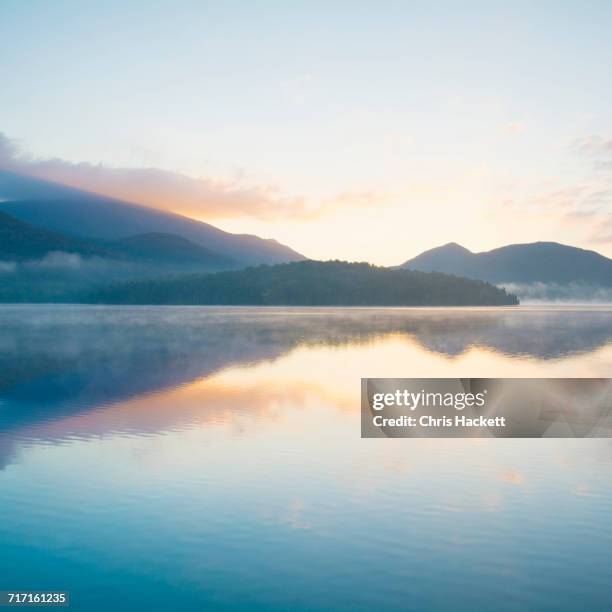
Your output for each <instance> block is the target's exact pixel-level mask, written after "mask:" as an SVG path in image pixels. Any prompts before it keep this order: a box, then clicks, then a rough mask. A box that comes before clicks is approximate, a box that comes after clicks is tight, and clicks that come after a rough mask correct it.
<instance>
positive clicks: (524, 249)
mask: <svg viewBox="0 0 612 612" xmlns="http://www.w3.org/2000/svg"><path fill="white" fill-rule="evenodd" d="M399 267H400V268H409V269H411V270H420V271H423V272H443V273H445V274H454V275H457V276H464V277H468V278H475V279H479V280H483V281H488V282H491V283H554V284H557V285H569V284H574V283H577V284H583V285H596V286H601V287H612V260H611V259H608V258H607V257H604V256H603V255H600V254H599V253H596V252H595V251H587V250H585V249H578V248H576V247H571V246H567V245H564V244H559V243H557V242H534V243H530V244H512V245H509V246H504V247H501V248H498V249H493V250H492V251H485V252H483V253H472V252H471V251H468V249H466V248H464V247H462V246H460V245H458V244H456V243H454V242H452V243H449V244H446V245H444V246H441V247H437V248H435V249H431V250H429V251H425V252H424V253H421V254H420V255H418V256H417V257H415V258H414V259H410V260H408V261H406V262H405V263H403V264H402V265H401V266H399Z"/></svg>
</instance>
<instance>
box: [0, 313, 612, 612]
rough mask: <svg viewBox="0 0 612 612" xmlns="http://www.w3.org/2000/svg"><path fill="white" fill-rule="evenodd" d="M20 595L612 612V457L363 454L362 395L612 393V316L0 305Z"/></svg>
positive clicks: (407, 445)
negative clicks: (428, 381) (410, 384)
mask: <svg viewBox="0 0 612 612" xmlns="http://www.w3.org/2000/svg"><path fill="white" fill-rule="evenodd" d="M0 330H1V331H0V491H1V493H2V494H1V496H0V519H1V520H0V550H1V551H2V554H1V555H0V575H1V576H2V583H3V585H5V586H2V587H1V588H17V589H22V590H28V589H33V588H35V589H47V590H54V589H58V588H64V589H68V590H70V592H71V608H72V609H75V610H87V611H88V612H91V611H94V612H96V611H98V610H104V611H106V610H109V609H112V610H115V611H119V610H135V609H146V610H177V611H178V610H202V609H206V610H234V609H249V610H287V609H292V610H300V611H302V610H303V611H306V610H329V609H338V610H351V612H353V611H354V610H364V611H366V610H367V611H370V610H379V609H380V610H382V609H384V610H398V611H399V610H405V609H406V607H407V606H408V607H410V608H412V609H453V610H463V609H464V610H473V609H496V610H524V609H554V610H573V609H577V608H579V607H584V608H586V609H606V608H608V607H609V604H610V593H609V582H610V580H609V577H610V576H609V561H610V549H611V546H612V528H611V526H610V521H609V516H610V511H611V510H612V484H611V483H612V478H611V477H610V476H611V474H612V444H611V441H610V440H609V439H590V440H519V439H509V440H500V439H482V440H474V439H472V440H469V439H464V440H459V439H455V440H449V439H446V440H431V439H420V440H418V439H412V440H397V439H396V440H388V439H385V440H363V439H361V438H360V415H359V405H360V401H359V394H360V378H361V377H362V376H364V377H551V378H555V377H572V378H576V377H591V376H593V377H608V376H609V374H610V371H612V310H610V309H608V308H604V307H602V308H583V309H580V308H575V309H562V308H549V309H547V308H523V307H520V308H508V309H429V310H427V309H298V308H294V309H282V308H270V309H257V308H228V309H221V308H197V307H195V308H194V307H191V308H182V307H151V308H149V307H134V308H132V307H114V308H108V307H81V306H1V307H0Z"/></svg>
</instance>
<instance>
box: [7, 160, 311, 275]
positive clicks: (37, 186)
mask: <svg viewBox="0 0 612 612" xmlns="http://www.w3.org/2000/svg"><path fill="white" fill-rule="evenodd" d="M2 200H4V201H2ZM0 211H4V212H5V213H8V214H9V215H11V216H13V217H16V218H17V219H20V220H22V221H25V222H27V223H30V224H31V225H34V226H37V227H41V228H44V229H47V230H52V231H55V232H60V233H62V234H68V235H71V236H76V237H87V238H94V239H98V240H117V239H120V238H126V237H128V236H133V235H136V234H149V233H164V234H175V235H177V236H180V237H182V238H185V239H187V240H190V241H191V242H193V243H195V244H197V245H199V246H201V247H204V248H206V249H209V250H210V251H213V252H215V253H217V254H219V255H222V256H224V257H229V258H230V259H232V260H233V261H237V262H241V263H243V264H254V263H281V262H288V261H299V260H303V259H304V256H303V255H300V253H297V252H296V251H294V250H292V249H290V248H289V247H287V246H284V245H282V244H280V243H278V242H276V240H271V239H262V238H259V237H257V236H252V235H249V234H231V233H229V232H224V231H223V230H220V229H218V228H216V227H214V226H213V225H209V224H208V223H204V222H202V221H196V220H195V219H190V218H188V217H184V216H182V215H178V214H175V213H171V212H166V211H161V210H156V209H153V208H147V207H145V206H140V205H138V204H134V203H131V202H124V201H122V200H117V199H114V198H108V197H105V196H101V195H97V194H93V193H89V192H87V191H82V190H80V189H73V188H71V187H65V186H63V185H59V184H57V183H53V182H50V181H43V180H40V179H35V178H32V177H27V176H23V175H19V174H16V173H13V172H9V171H6V170H0Z"/></svg>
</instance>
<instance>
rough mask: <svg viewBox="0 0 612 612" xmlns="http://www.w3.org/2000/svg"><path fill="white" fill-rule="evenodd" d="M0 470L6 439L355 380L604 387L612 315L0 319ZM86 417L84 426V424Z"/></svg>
mask: <svg viewBox="0 0 612 612" xmlns="http://www.w3.org/2000/svg"><path fill="white" fill-rule="evenodd" d="M0 327H1V329H2V334H1V336H0V398H1V401H2V404H1V405H0V406H1V408H0V466H3V465H6V463H7V462H9V461H10V460H11V457H13V456H14V452H15V444H16V441H17V440H18V439H23V438H28V437H29V438H34V439H47V440H61V439H63V438H71V437H75V436H76V437H83V436H99V435H103V434H104V433H108V432H121V431H132V432H142V433H146V432H155V431H163V430H168V429H172V428H173V427H182V426H187V425H189V424H194V423H201V422H205V421H211V420H215V419H218V418H220V415H225V417H227V416H228V415H231V417H232V418H237V415H239V414H246V415H247V416H250V417H252V418H255V417H257V416H258V415H262V414H265V413H269V411H270V410H271V407H273V406H277V405H279V404H282V403H283V402H285V403H288V404H292V405H300V404H303V403H306V402H307V399H306V398H308V397H310V396H313V397H317V398H319V399H321V398H328V399H329V401H328V404H329V405H330V406H333V407H334V408H335V409H338V408H341V409H346V410H357V409H358V406H359V396H358V394H359V384H358V381H359V379H360V377H361V376H370V377H373V376H381V377H385V376H402V377H403V376H405V377H410V376H460V375H463V376H607V375H608V373H609V366H610V365H611V364H612V344H611V343H612V310H610V309H607V308H583V309H562V308H550V309H546V308H531V309H522V308H520V309H431V310H426V309H248V308H235V309H219V308H180V307H169V308H147V307H135V308H108V307H69V306H3V307H0ZM88 413H92V414H88Z"/></svg>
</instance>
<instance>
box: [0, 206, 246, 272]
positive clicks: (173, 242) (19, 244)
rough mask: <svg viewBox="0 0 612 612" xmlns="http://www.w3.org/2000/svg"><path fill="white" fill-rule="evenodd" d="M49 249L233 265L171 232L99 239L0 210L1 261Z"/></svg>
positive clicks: (122, 259) (202, 265)
mask: <svg viewBox="0 0 612 612" xmlns="http://www.w3.org/2000/svg"><path fill="white" fill-rule="evenodd" d="M50 253H63V254H74V255H80V256H81V257H83V258H91V257H98V258H105V259H109V260H115V261H116V262H117V263H124V264H125V263H126V262H134V263H143V262H146V263H149V264H152V263H155V264H161V265H166V266H167V265H172V266H174V267H175V268H176V267H177V266H186V267H188V269H189V270H190V271H192V272H193V271H194V267H199V268H210V269H217V270H218V269H221V268H225V269H227V268H232V267H235V266H236V262H235V261H234V260H232V259H230V258H229V257H224V256H223V255H218V254H217V253H213V252H212V251H210V250H208V249H205V248H204V247H201V246H199V245H197V244H195V243H193V242H190V241H189V240H186V239H185V238H182V237H181V236H175V235H173V234H162V233H152V234H138V235H136V236H128V237H127V238H120V239H119V240H114V241H109V242H100V241H95V240H87V239H85V238H75V237H72V236H67V235H65V234H60V233H59V232H52V231H49V230H45V229H41V228H38V227H34V226H33V225H30V224H29V223H25V222H24V221H20V220H19V219H15V218H14V217H11V216H10V215H7V214H6V213H4V212H1V211H0V261H4V262H7V261H11V262H33V261H36V260H39V259H42V258H44V257H45V256H46V255H49V254H50Z"/></svg>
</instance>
